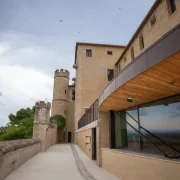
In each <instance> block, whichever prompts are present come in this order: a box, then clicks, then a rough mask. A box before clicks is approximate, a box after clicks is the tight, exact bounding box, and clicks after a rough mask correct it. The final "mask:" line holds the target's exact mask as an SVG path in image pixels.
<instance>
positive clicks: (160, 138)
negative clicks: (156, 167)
mask: <svg viewBox="0 0 180 180" xmlns="http://www.w3.org/2000/svg"><path fill="white" fill-rule="evenodd" d="M118 113H119V114H120V117H119V116H118V115H117V114H115V148H128V149H131V150H141V151H146V152H151V153H160V151H159V150H158V149H157V148H155V147H154V146H153V145H152V144H151V143H149V141H151V142H152V143H153V144H154V145H155V146H157V147H158V148H159V149H160V150H162V151H163V152H164V153H165V154H167V155H169V156H174V157H175V156H177V155H178V152H177V151H175V150H173V148H176V149H177V150H178V151H180V96H174V97H170V98H166V99H162V100H158V101H155V102H151V103H147V104H144V105H141V106H139V107H138V108H132V109H130V110H126V111H120V112H118ZM126 122H127V123H126ZM134 128H135V129H134ZM136 130H137V131H139V132H140V133H142V134H143V136H144V137H141V136H140V133H139V132H137V131H136ZM146 138H147V139H148V140H149V141H147V140H146ZM167 144H168V145H167ZM171 147H173V148H171Z"/></svg>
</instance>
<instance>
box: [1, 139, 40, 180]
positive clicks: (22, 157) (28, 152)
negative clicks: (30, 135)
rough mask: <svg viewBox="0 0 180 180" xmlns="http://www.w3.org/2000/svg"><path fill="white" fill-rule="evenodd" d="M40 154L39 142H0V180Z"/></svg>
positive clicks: (31, 140)
mask: <svg viewBox="0 0 180 180" xmlns="http://www.w3.org/2000/svg"><path fill="white" fill-rule="evenodd" d="M39 152H40V141H39V140H33V139H24V140H14V141H4V142H0V180H3V179H5V178H6V177H7V176H8V175H9V174H10V173H11V172H12V171H14V170H15V169H17V168H18V167H19V166H21V165H22V164H24V163H25V162H26V161H27V160H28V159H30V158H32V157H33V156H35V155H36V154H38V153H39Z"/></svg>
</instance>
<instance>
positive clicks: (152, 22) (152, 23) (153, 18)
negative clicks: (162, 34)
mask: <svg viewBox="0 0 180 180" xmlns="http://www.w3.org/2000/svg"><path fill="white" fill-rule="evenodd" d="M149 21H150V24H151V27H153V26H154V25H155V24H156V23H157V18H156V15H155V14H153V15H152V16H151V18H150V20H149Z"/></svg>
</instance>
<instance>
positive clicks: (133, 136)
mask: <svg viewBox="0 0 180 180" xmlns="http://www.w3.org/2000/svg"><path fill="white" fill-rule="evenodd" d="M129 115H130V116H129ZM131 116H132V117H133V118H134V119H133V118H132V117H131ZM135 120H136V121H138V114H137V109H134V110H130V111H126V121H127V122H128V123H129V124H131V125H132V126H133V127H134V128H135V129H137V130H139V126H138V122H136V121H135ZM127 137H128V138H127V140H128V141H127V143H128V148H129V149H133V150H139V148H140V144H139V139H140V136H139V134H138V133H137V132H136V131H135V130H134V129H133V128H132V127H131V126H129V125H128V124H127Z"/></svg>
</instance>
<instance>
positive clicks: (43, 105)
mask: <svg viewBox="0 0 180 180" xmlns="http://www.w3.org/2000/svg"><path fill="white" fill-rule="evenodd" d="M35 108H40V109H42V108H46V109H51V103H50V102H47V103H45V101H38V102H36V103H35Z"/></svg>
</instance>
